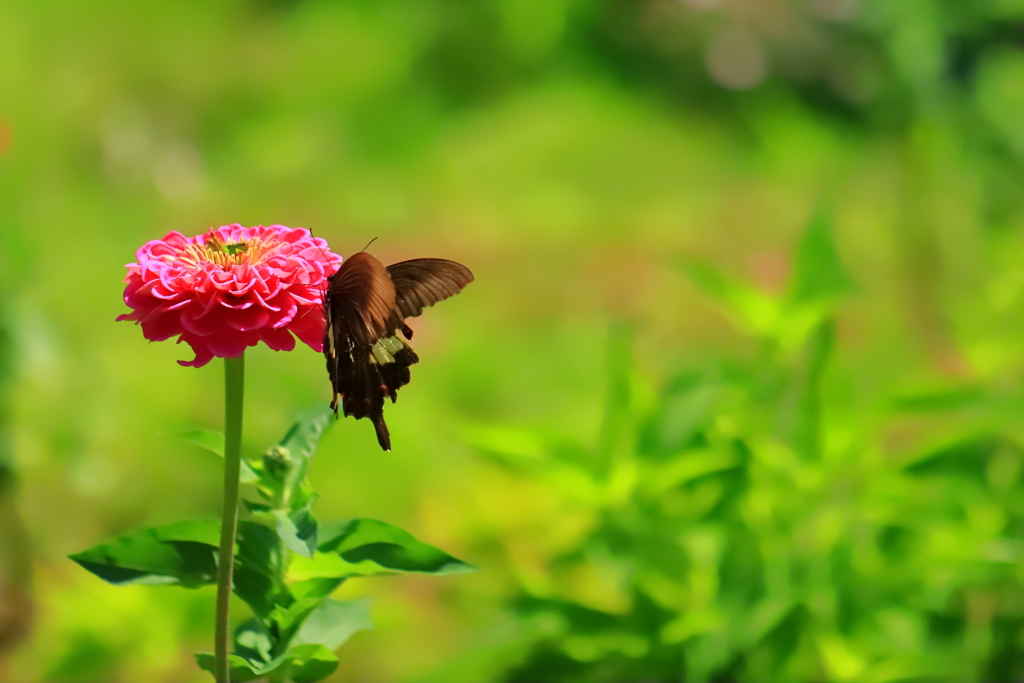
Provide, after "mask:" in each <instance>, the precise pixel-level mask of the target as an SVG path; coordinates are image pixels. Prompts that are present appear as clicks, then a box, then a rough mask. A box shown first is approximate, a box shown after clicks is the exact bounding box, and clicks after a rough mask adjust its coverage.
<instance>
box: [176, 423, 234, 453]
mask: <svg viewBox="0 0 1024 683" xmlns="http://www.w3.org/2000/svg"><path fill="white" fill-rule="evenodd" d="M178 438H179V439H181V440H182V441H184V442H185V443H190V444H192V445H193V446H199V447H200V448H202V449H204V450H207V451H210V452H211V453H213V454H214V455H219V456H220V457H222V458H223V457H224V432H220V431H217V430H215V429H188V430H185V431H183V432H178Z"/></svg>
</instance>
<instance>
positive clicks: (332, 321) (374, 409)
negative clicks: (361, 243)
mask: <svg viewBox="0 0 1024 683" xmlns="http://www.w3.org/2000/svg"><path fill="white" fill-rule="evenodd" d="M472 281H473V274H472V273H471V272H470V271H469V269H468V268H466V267H465V266H463V265H461V264H458V263H455V262H454V261H445V260H443V259H415V260H412V261H403V262H401V263H396V264H394V265H391V266H388V267H387V268H384V266H383V265H382V264H381V263H380V261H378V260H377V259H376V258H374V257H373V256H371V255H370V254H367V253H365V252H360V253H358V254H355V255H353V256H352V257H350V258H349V259H348V260H347V261H345V263H344V264H343V265H342V266H341V268H339V269H338V271H337V272H336V273H335V274H334V275H333V276H331V278H330V284H329V288H328V292H327V295H326V296H325V300H324V308H325V313H326V317H327V329H326V331H325V333H324V356H325V357H326V359H327V371H328V374H329V375H330V378H331V385H332V388H333V391H334V399H333V400H332V402H331V407H332V408H333V409H334V411H335V413H337V411H338V404H339V401H338V397H339V396H340V397H341V401H340V403H341V407H342V410H343V412H344V414H345V415H346V416H350V417H355V418H362V417H368V418H370V419H371V420H372V421H373V424H374V427H375V429H376V431H377V441H378V443H380V446H381V448H383V449H384V450H391V438H390V435H389V434H388V428H387V424H386V423H385V422H384V397H385V396H388V397H390V398H391V402H392V403H394V402H395V401H396V400H397V399H398V390H399V389H400V388H401V387H403V386H405V385H406V384H408V383H409V380H410V378H411V374H410V371H409V368H410V367H411V366H412V365H414V364H415V363H417V362H418V361H419V356H417V355H416V352H415V351H413V349H412V347H411V346H410V345H409V342H408V340H410V339H412V330H411V329H410V328H409V326H408V325H407V324H406V323H405V319H406V318H411V317H415V316H418V315H420V314H421V313H422V312H423V309H424V308H426V307H427V306H432V305H433V304H435V303H437V302H438V301H442V300H444V299H447V298H448V297H450V296H453V295H455V294H457V293H459V292H460V291H461V290H462V288H463V287H465V286H466V285H467V284H469V283H470V282H472ZM399 332H401V336H400V335H399V334H398V333H399ZM403 337H404V339H403Z"/></svg>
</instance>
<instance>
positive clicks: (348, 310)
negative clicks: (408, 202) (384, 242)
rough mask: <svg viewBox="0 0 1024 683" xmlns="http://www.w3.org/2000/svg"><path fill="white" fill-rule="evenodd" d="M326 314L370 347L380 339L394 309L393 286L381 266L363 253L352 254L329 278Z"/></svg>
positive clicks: (358, 342)
mask: <svg viewBox="0 0 1024 683" xmlns="http://www.w3.org/2000/svg"><path fill="white" fill-rule="evenodd" d="M326 307H327V313H328V315H330V316H331V318H332V319H335V324H336V325H337V324H339V323H341V324H343V325H344V326H345V328H346V329H347V330H349V332H350V335H351V337H352V339H353V341H354V342H355V343H357V344H359V345H361V346H365V347H366V348H369V347H371V346H373V344H374V343H375V342H376V341H377V340H378V339H380V338H381V337H382V336H383V335H384V333H385V331H386V328H387V321H388V318H389V317H390V315H391V312H392V311H393V310H394V308H395V285H394V284H393V283H392V281H391V277H390V275H389V274H388V271H387V269H386V268H384V265H383V264H382V263H381V262H380V261H378V260H377V259H376V258H374V257H373V256H371V255H370V254H367V253H366V252H359V253H358V254H355V255H353V256H352V257H351V258H349V259H348V260H347V261H345V263H343V264H342V266H341V268H339V269H338V272H337V273H335V274H334V275H333V276H332V277H331V286H330V289H329V290H328V292H327V302H326Z"/></svg>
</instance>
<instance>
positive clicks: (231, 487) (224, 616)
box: [214, 356, 245, 683]
mask: <svg viewBox="0 0 1024 683" xmlns="http://www.w3.org/2000/svg"><path fill="white" fill-rule="evenodd" d="M244 386H245V356H239V357H238V358H225V359H224V508H223V511H222V512H221V521H220V552H219V554H218V556H217V625H216V633H215V638H214V656H215V657H216V665H215V667H214V675H215V676H216V678H217V683H230V681H231V668H230V667H229V666H228V643H229V641H230V639H231V632H230V625H229V623H228V607H229V605H230V603H231V576H232V574H233V573H234V572H233V570H234V564H235V531H236V529H237V527H238V478H239V472H240V470H241V467H242V394H243V389H244Z"/></svg>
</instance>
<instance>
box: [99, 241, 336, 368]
mask: <svg viewBox="0 0 1024 683" xmlns="http://www.w3.org/2000/svg"><path fill="white" fill-rule="evenodd" d="M136 258H137V259H138V263H129V264H128V265H127V266H126V267H127V268H128V276H127V277H126V278H125V282H126V283H128V286H127V287H125V290H124V302H125V303H126V304H128V306H129V307H130V308H131V309H132V312H131V313H126V314H125V315H121V316H118V318H117V319H118V320H133V321H135V322H136V323H138V324H140V325H141V326H142V334H143V336H145V337H146V339H148V340H150V341H163V340H165V339H170V338H171V337H173V336H175V335H178V343H179V344H180V343H181V342H186V343H187V344H188V345H189V346H191V347H192V350H193V351H194V352H195V355H196V357H195V359H194V360H190V361H178V363H180V364H181V365H189V366H192V367H194V368H198V367H202V366H203V365H206V364H207V363H209V362H210V360H211V359H212V358H213V357H214V356H217V357H219V358H237V357H238V356H240V355H242V352H243V351H245V349H246V347H248V346H255V345H256V344H258V343H259V342H261V341H262V342H265V343H266V345H267V346H269V347H270V348H272V349H274V350H275V351H291V350H292V349H293V348H295V337H298V338H299V339H300V340H301V341H303V342H305V343H306V344H308V345H309V346H310V347H311V348H312V349H313V350H314V351H321V350H322V348H323V334H324V326H325V324H326V323H325V320H324V311H323V305H322V292H323V291H324V288H325V287H326V286H327V277H328V276H330V275H331V274H332V273H333V272H334V271H335V270H337V269H338V264H340V263H341V257H340V256H338V255H337V254H332V253H331V252H330V251H329V249H328V247H327V243H326V242H325V241H324V240H322V239H320V238H318V237H313V236H312V235H310V233H309V231H308V230H305V229H303V228H288V227H285V226H283V225H270V226H266V227H264V226H262V225H257V226H255V227H252V228H244V227H242V226H241V225H239V224H237V223H234V224H232V225H223V226H221V227H219V228H211V229H210V230H209V231H208V232H206V233H205V234H202V235H197V236H196V237H185V236H184V235H182V234H181V233H179V232H171V233H168V234H167V235H166V236H165V237H164V238H163V239H159V240H153V241H152V242H147V243H146V244H144V245H142V247H141V248H140V249H139V250H138V252H136ZM293 334H294V335H295V337H293V336H292V335H293Z"/></svg>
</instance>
